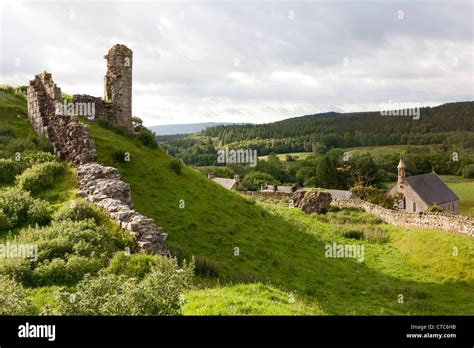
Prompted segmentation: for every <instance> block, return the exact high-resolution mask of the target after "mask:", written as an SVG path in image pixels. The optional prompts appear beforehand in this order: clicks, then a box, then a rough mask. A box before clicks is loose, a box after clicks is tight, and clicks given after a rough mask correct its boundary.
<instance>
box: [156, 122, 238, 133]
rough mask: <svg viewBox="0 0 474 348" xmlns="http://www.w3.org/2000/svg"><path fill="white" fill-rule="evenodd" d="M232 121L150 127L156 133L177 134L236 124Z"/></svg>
mask: <svg viewBox="0 0 474 348" xmlns="http://www.w3.org/2000/svg"><path fill="white" fill-rule="evenodd" d="M234 124H235V123H232V122H202V123H184V124H164V125H159V126H151V127H148V128H149V129H150V130H151V131H153V132H155V134H156V135H175V134H191V133H196V132H200V131H202V130H203V129H206V128H208V127H217V126H228V125H234Z"/></svg>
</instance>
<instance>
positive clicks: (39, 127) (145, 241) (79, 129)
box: [28, 72, 168, 255]
mask: <svg viewBox="0 0 474 348" xmlns="http://www.w3.org/2000/svg"><path fill="white" fill-rule="evenodd" d="M56 103H61V89H60V88H58V87H57V86H56V84H55V83H54V82H53V80H52V78H51V74H49V73H46V72H44V73H42V74H39V75H37V76H35V79H34V80H32V81H30V85H29V87H28V118H29V120H30V121H31V124H32V125H33V128H34V129H35V131H36V132H37V133H38V134H41V135H44V136H46V137H47V138H48V139H49V140H50V141H51V143H52V144H53V145H54V148H55V151H56V153H57V154H58V155H59V156H61V157H62V158H64V159H66V160H70V161H71V162H72V163H73V165H74V166H75V167H76V177H77V179H78V181H79V186H80V188H79V192H78V193H79V194H80V195H81V196H83V197H84V198H85V199H86V200H88V201H89V202H91V203H93V204H95V205H96V206H97V207H99V208H101V209H103V210H105V211H106V212H107V214H108V215H109V216H110V218H111V219H112V220H114V221H115V222H116V223H117V224H119V225H120V226H121V227H122V228H124V229H126V230H128V231H129V232H130V234H131V235H132V236H133V238H134V239H135V241H136V242H137V244H138V246H139V247H140V249H141V250H142V251H144V252H149V253H154V254H160V255H168V252H167V251H166V249H165V247H164V240H165V238H166V234H164V233H162V231H161V229H160V228H158V227H157V226H156V225H155V223H154V221H153V220H152V219H150V218H147V217H146V216H143V215H141V214H140V213H138V212H137V211H135V210H134V209H133V204H132V199H131V191H130V185H129V184H127V183H125V182H123V181H122V180H121V178H120V175H119V174H118V170H117V169H116V168H113V167H105V166H102V165H100V164H98V163H96V158H97V155H96V150H95V145H94V142H93V140H92V139H91V138H90V137H89V135H88V133H87V129H86V128H85V127H84V126H83V125H81V124H80V123H78V122H77V121H76V120H75V119H74V118H72V117H70V116H64V115H57V114H56V107H55V105H56Z"/></svg>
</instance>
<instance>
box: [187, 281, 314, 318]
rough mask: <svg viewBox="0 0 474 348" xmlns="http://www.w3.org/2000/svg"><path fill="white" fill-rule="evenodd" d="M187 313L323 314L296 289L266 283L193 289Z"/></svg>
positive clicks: (188, 294) (188, 296)
mask: <svg viewBox="0 0 474 348" xmlns="http://www.w3.org/2000/svg"><path fill="white" fill-rule="evenodd" d="M183 314H184V315H222V314H226V315H302V314H305V315H321V314H323V312H322V311H321V310H320V309H319V308H317V307H315V306H308V305H307V304H306V303H304V302H303V301H302V300H301V299H299V298H298V297H297V296H296V295H295V294H293V293H286V292H283V291H281V290H278V289H276V288H274V287H272V286H269V285H264V284H238V285H229V286H226V287H217V288H214V289H204V290H194V291H190V292H188V293H187V294H186V295H185V304H184V307H183Z"/></svg>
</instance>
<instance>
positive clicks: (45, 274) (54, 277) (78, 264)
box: [31, 255, 103, 286]
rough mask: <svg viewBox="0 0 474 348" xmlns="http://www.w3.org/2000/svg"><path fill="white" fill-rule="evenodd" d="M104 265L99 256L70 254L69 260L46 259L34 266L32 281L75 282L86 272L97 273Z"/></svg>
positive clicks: (51, 282) (44, 282)
mask: <svg viewBox="0 0 474 348" xmlns="http://www.w3.org/2000/svg"><path fill="white" fill-rule="evenodd" d="M102 265H103V262H102V260H100V259H98V258H90V257H84V256H78V255H71V256H68V258H67V260H64V259H60V258H55V259H52V260H44V261H43V262H41V263H39V264H38V265H37V266H36V267H35V268H34V270H33V272H32V274H31V278H32V279H31V283H32V284H34V285H35V286H48V285H70V284H74V283H76V282H77V281H79V280H81V279H82V278H83V277H84V275H86V274H96V273H97V272H98V271H99V270H100V269H101V268H102Z"/></svg>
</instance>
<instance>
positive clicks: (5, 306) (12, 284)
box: [0, 275, 33, 316]
mask: <svg viewBox="0 0 474 348" xmlns="http://www.w3.org/2000/svg"><path fill="white" fill-rule="evenodd" d="M32 308H33V307H32V305H31V302H30V300H29V299H28V297H27V294H26V292H25V289H24V288H23V286H22V285H21V284H19V283H18V282H16V281H15V280H14V279H12V278H10V277H7V276H3V275H0V316H4V315H31V314H32Z"/></svg>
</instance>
